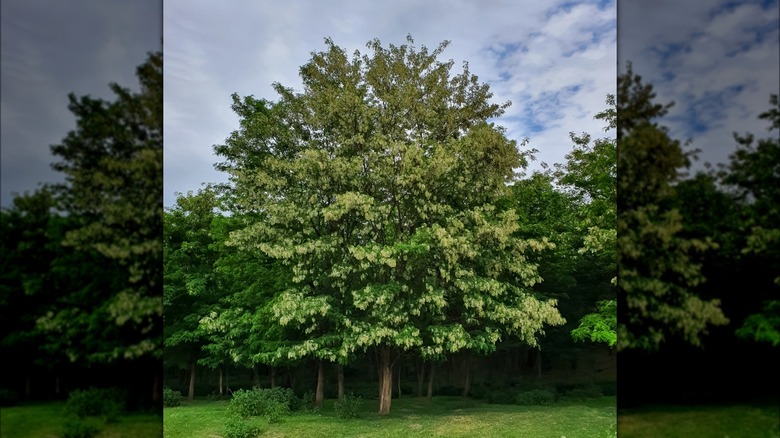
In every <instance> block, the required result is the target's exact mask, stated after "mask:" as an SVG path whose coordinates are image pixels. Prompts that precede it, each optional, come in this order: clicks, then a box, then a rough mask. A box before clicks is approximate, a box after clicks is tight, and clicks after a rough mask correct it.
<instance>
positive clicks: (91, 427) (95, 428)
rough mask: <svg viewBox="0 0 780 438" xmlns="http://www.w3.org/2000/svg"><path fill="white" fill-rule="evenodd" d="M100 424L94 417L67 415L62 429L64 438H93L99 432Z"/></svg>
mask: <svg viewBox="0 0 780 438" xmlns="http://www.w3.org/2000/svg"><path fill="white" fill-rule="evenodd" d="M100 429H102V424H101V423H100V422H98V421H96V420H95V419H81V418H78V417H68V419H67V420H65V425H64V428H63V431H62V436H63V437H64V438H93V437H95V436H97V434H98V433H100Z"/></svg>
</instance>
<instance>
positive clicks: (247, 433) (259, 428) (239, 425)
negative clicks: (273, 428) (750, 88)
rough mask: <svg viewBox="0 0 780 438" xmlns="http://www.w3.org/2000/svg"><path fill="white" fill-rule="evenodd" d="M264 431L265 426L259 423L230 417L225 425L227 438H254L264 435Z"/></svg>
mask: <svg viewBox="0 0 780 438" xmlns="http://www.w3.org/2000/svg"><path fill="white" fill-rule="evenodd" d="M264 429H265V427H264V425H263V424H262V423H260V422H258V421H255V420H251V419H244V418H241V417H230V418H228V422H227V424H226V425H225V438H254V437H256V436H258V435H260V434H261V433H263V432H264Z"/></svg>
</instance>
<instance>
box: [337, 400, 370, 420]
mask: <svg viewBox="0 0 780 438" xmlns="http://www.w3.org/2000/svg"><path fill="white" fill-rule="evenodd" d="M362 407H363V399H362V398H360V397H357V396H355V395H353V394H344V398H342V399H341V400H338V401H336V402H335V403H333V409H334V410H335V411H336V416H337V417H338V418H344V419H346V418H358V417H359V416H360V408H362Z"/></svg>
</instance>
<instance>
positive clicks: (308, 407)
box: [300, 391, 319, 412]
mask: <svg viewBox="0 0 780 438" xmlns="http://www.w3.org/2000/svg"><path fill="white" fill-rule="evenodd" d="M314 400H315V394H314V391H306V392H304V393H303V397H301V409H300V410H302V411H304V412H317V411H318V410H319V408H318V407H317V405H315V404H314Z"/></svg>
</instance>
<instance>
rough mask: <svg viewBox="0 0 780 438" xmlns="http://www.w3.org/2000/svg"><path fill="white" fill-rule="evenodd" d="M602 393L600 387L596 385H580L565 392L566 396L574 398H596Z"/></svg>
mask: <svg viewBox="0 0 780 438" xmlns="http://www.w3.org/2000/svg"><path fill="white" fill-rule="evenodd" d="M602 395H603V393H602V392H601V388H600V387H598V386H596V385H587V386H581V387H579V388H574V389H572V390H571V391H568V392H567V393H566V397H568V398H571V399H574V400H584V399H588V398H596V397H601V396H602Z"/></svg>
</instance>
